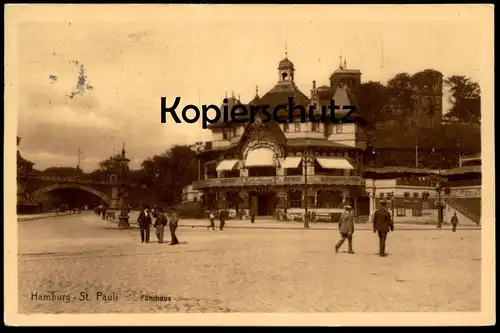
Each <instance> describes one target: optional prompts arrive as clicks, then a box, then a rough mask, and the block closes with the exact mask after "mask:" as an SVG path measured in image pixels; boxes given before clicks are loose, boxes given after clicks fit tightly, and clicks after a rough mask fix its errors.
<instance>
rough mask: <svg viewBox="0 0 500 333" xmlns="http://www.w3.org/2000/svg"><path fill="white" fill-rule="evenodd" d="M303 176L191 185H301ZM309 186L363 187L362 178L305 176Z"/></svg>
mask: <svg viewBox="0 0 500 333" xmlns="http://www.w3.org/2000/svg"><path fill="white" fill-rule="evenodd" d="M304 183H305V177H304V176H275V177H240V178H211V179H205V180H199V181H197V182H195V183H194V184H193V188H194V189H202V188H207V187H226V186H227V187H232V186H234V187H237V186H266V185H303V184H304ZM307 183H308V184H310V185H316V184H322V185H364V184H365V180H364V178H361V177H358V176H312V175H311V176H307Z"/></svg>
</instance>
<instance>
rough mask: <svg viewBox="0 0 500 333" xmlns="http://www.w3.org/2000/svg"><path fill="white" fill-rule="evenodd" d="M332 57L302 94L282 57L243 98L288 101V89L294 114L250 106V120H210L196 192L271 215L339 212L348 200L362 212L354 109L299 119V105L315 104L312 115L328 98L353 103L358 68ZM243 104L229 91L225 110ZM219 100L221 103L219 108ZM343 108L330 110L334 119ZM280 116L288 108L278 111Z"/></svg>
mask: <svg viewBox="0 0 500 333" xmlns="http://www.w3.org/2000/svg"><path fill="white" fill-rule="evenodd" d="M346 65H347V64H346V62H345V61H344V63H343V64H342V62H341V64H340V66H339V68H338V69H337V70H335V71H334V72H333V73H332V74H331V76H330V78H329V79H330V84H329V85H328V86H320V87H316V82H315V81H313V83H312V90H311V93H310V96H307V95H306V94H304V93H303V92H302V91H301V90H300V89H299V87H298V86H297V85H296V83H295V77H296V76H295V75H296V74H295V66H294V64H293V63H292V62H291V61H290V60H289V59H288V57H285V59H283V60H282V61H280V62H279V65H278V68H277V69H278V71H277V74H278V81H277V83H276V84H275V86H274V87H273V88H272V89H271V90H269V91H268V92H267V93H265V94H264V95H263V96H259V94H258V91H257V93H256V96H255V98H254V99H253V100H252V101H250V102H249V103H247V104H245V106H250V105H254V106H257V105H269V106H270V108H269V110H271V111H272V110H273V109H274V107H276V106H278V105H282V104H285V105H288V102H289V97H292V98H293V100H294V103H295V105H296V106H295V107H294V111H293V114H294V121H293V122H287V123H284V124H283V123H278V122H275V121H271V122H269V123H263V122H261V121H259V118H260V117H262V116H265V115H263V114H262V113H260V112H259V111H256V121H255V122H254V123H245V124H238V123H233V122H227V123H225V122H223V121H222V120H221V121H220V122H219V123H216V124H212V125H211V126H210V127H209V129H211V130H212V134H213V141H212V145H211V148H210V149H207V150H205V151H204V152H202V153H200V154H199V155H198V156H199V158H200V160H201V165H202V166H203V167H202V170H203V171H204V172H203V175H201V176H202V180H200V181H198V182H195V183H194V188H195V189H199V190H202V191H203V192H204V200H205V202H206V203H207V204H208V205H209V206H210V205H212V206H213V205H218V206H219V207H224V208H229V209H236V210H237V211H238V212H240V213H242V214H248V210H249V209H250V208H253V209H254V210H255V211H256V213H257V215H264V216H272V215H273V216H279V215H281V213H283V212H285V211H286V212H287V213H288V214H290V213H293V212H298V213H300V212H303V211H304V209H305V208H306V207H307V208H308V209H309V211H311V212H314V213H315V214H316V215H321V214H327V215H329V214H331V213H339V214H340V212H342V210H343V206H344V205H345V204H346V203H349V204H350V205H352V206H353V208H354V211H355V212H356V214H366V215H368V210H369V204H368V202H369V199H368V197H367V196H365V190H364V189H365V183H364V179H363V178H362V177H361V174H362V172H363V165H364V150H365V149H366V144H367V137H366V135H365V133H364V121H363V119H362V117H361V116H360V115H359V114H358V113H356V112H355V113H354V114H351V116H350V119H354V120H356V121H355V122H354V123H330V122H311V121H309V118H308V117H307V120H306V122H301V118H300V110H298V108H299V107H300V106H302V107H304V109H305V110H306V116H307V115H308V110H309V106H311V105H315V106H316V111H315V115H316V116H317V115H319V114H321V106H325V107H327V106H328V105H329V103H330V100H331V99H334V100H335V104H336V105H340V106H344V105H352V104H355V103H356V92H357V89H358V87H359V85H360V81H361V72H360V71H359V70H351V69H347V66H346ZM236 104H243V103H241V101H240V100H239V99H237V98H235V97H234V96H232V97H230V98H228V102H227V107H228V110H231V108H232V107H233V106H234V105H236ZM224 106H225V105H224V104H223V105H222V106H221V109H222V108H223V107H224ZM347 112H348V111H347V110H338V111H336V113H335V114H336V118H337V119H340V118H341V117H342V116H343V115H345V114H346V113H347ZM278 115H279V116H281V117H283V118H282V119H284V118H286V119H288V110H287V109H282V110H281V113H278Z"/></svg>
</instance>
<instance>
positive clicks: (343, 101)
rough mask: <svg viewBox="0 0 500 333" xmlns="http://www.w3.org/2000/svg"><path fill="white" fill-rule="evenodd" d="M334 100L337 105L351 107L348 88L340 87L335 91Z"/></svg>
mask: <svg viewBox="0 0 500 333" xmlns="http://www.w3.org/2000/svg"><path fill="white" fill-rule="evenodd" d="M333 100H334V101H335V104H336V105H351V104H352V100H351V97H350V94H349V92H348V90H347V87H345V86H343V87H338V88H337V89H335V94H333Z"/></svg>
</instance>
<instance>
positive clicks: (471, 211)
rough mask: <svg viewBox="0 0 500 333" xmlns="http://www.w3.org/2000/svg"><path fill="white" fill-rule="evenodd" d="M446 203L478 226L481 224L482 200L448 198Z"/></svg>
mask: <svg viewBox="0 0 500 333" xmlns="http://www.w3.org/2000/svg"><path fill="white" fill-rule="evenodd" d="M446 202H447V204H448V205H450V207H452V208H453V209H455V210H457V211H458V212H460V213H461V214H463V215H464V216H466V217H467V218H469V219H470V220H472V221H474V222H475V223H476V224H477V225H480V224H481V198H454V197H448V198H447V199H446Z"/></svg>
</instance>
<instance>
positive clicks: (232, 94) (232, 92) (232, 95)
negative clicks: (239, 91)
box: [231, 90, 234, 98]
mask: <svg viewBox="0 0 500 333" xmlns="http://www.w3.org/2000/svg"><path fill="white" fill-rule="evenodd" d="M231 97H232V98H234V90H231Z"/></svg>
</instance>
